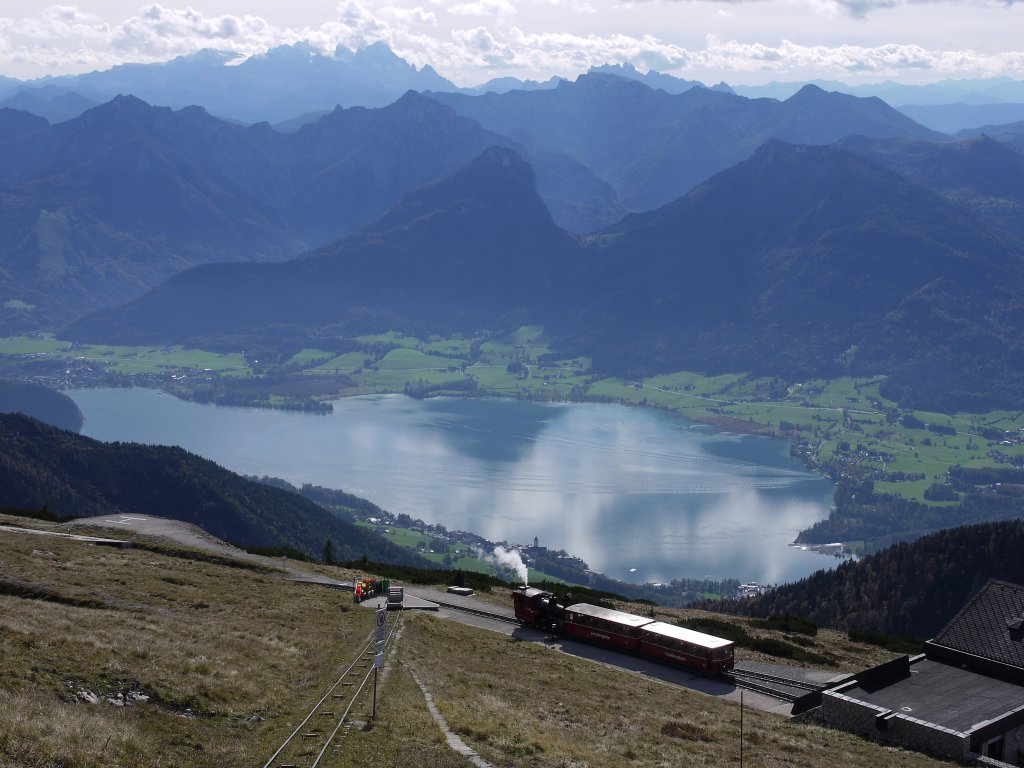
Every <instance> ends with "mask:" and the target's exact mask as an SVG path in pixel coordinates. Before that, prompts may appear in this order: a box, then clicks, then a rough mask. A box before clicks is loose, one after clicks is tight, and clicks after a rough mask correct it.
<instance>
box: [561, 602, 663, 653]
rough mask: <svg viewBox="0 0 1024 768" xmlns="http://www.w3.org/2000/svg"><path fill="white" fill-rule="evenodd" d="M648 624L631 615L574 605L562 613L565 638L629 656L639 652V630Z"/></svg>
mask: <svg viewBox="0 0 1024 768" xmlns="http://www.w3.org/2000/svg"><path fill="white" fill-rule="evenodd" d="M650 623H651V620H650V619H647V618H644V617H643V616H636V615H634V614H632V613H624V612H623V611H616V610H613V609H611V608H602V607H601V606H599V605H590V603H576V604H574V605H570V606H569V607H568V608H566V609H565V636H566V637H576V638H579V639H580V640H589V641H590V642H594V643H598V644H600V645H606V646H608V647H609V648H616V649H618V650H621V651H629V652H630V653H639V652H640V628H641V627H642V626H644V625H645V624H650Z"/></svg>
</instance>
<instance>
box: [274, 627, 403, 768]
mask: <svg viewBox="0 0 1024 768" xmlns="http://www.w3.org/2000/svg"><path fill="white" fill-rule="evenodd" d="M400 618H401V617H400V616H398V615H396V618H395V620H394V621H393V622H392V624H391V627H390V629H389V630H388V633H387V635H386V637H385V639H384V645H385V648H386V647H387V645H388V644H389V643H390V642H391V638H392V637H393V636H394V634H395V631H396V630H397V628H398V625H399V622H400ZM375 646H376V641H375V639H374V635H373V633H370V635H369V638H368V639H367V641H366V644H365V645H364V646H363V647H362V650H360V652H359V655H358V656H357V657H356V659H355V660H354V661H353V662H352V663H351V664H349V665H348V667H347V668H346V669H345V671H344V672H342V674H341V676H340V677H339V678H338V679H337V680H336V681H335V682H334V684H333V685H332V686H331V687H330V688H328V690H327V693H325V694H324V696H323V698H321V699H320V701H318V702H317V703H316V704H314V705H313V707H312V708H311V709H310V710H309V713H308V714H307V715H306V716H305V718H303V720H302V722H300V723H299V725H298V726H297V727H296V728H295V730H294V731H292V733H291V734H290V735H289V736H288V738H286V739H285V740H284V741H283V742H281V745H280V746H279V747H278V748H277V750H276V751H275V752H274V754H272V755H271V756H270V759H269V760H267V762H266V763H264V765H263V768H317V766H319V765H320V764H321V762H322V761H323V759H324V757H325V755H327V753H328V751H329V750H330V749H331V747H332V746H333V747H334V749H335V750H337V749H339V748H340V746H341V743H342V742H341V741H340V739H339V735H341V736H344V735H345V734H347V733H348V730H349V729H350V728H351V727H352V720H351V718H350V716H351V714H352V710H353V707H354V706H355V704H356V703H357V701H358V700H359V697H360V694H362V693H363V692H364V691H365V690H367V689H368V688H370V687H372V683H371V680H372V678H373V657H374V651H375Z"/></svg>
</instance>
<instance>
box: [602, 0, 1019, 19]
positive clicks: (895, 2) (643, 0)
mask: <svg viewBox="0 0 1024 768" xmlns="http://www.w3.org/2000/svg"><path fill="white" fill-rule="evenodd" d="M622 1H623V4H624V5H626V6H630V5H635V6H639V5H650V4H667V5H683V4H696V3H698V2H711V3H726V4H739V3H746V2H757V3H763V2H767V1H768V0H622ZM1015 1H1016V0H802V2H804V3H806V4H807V5H809V6H810V7H811V8H813V9H815V10H816V11H818V12H819V13H823V14H825V15H831V14H835V13H837V12H841V13H845V14H847V15H849V16H852V17H854V18H858V19H862V18H865V17H867V15H868V14H869V13H870V12H872V11H876V10H879V9H891V8H897V7H899V6H908V5H929V4H930V5H938V4H940V3H941V4H947V5H965V6H977V7H979V8H981V7H985V6H988V7H992V8H996V7H1007V6H1011V5H1013V4H1014V2H1015Z"/></svg>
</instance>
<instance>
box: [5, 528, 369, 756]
mask: <svg viewBox="0 0 1024 768" xmlns="http://www.w3.org/2000/svg"><path fill="white" fill-rule="evenodd" d="M180 554H181V553H179V555H178V556H168V555H165V554H161V553H159V552H154V551H145V550H119V549H109V548H105V547H96V546H90V545H87V544H81V543H76V542H71V541H67V540H60V539H52V538H44V537H35V536H28V535H24V534H9V533H5V532H2V531H0V583H14V584H19V585H20V584H26V583H28V584H31V585H32V586H33V587H34V589H35V590H36V591H37V592H38V593H39V594H42V595H45V596H46V599H37V598H32V599H27V598H22V597H14V596H10V595H0V645H2V646H3V648H4V653H3V654H2V656H0V734H2V736H0V766H21V765H25V766H29V765H53V766H58V765H68V766H71V765H74V766H79V765H81V766H92V765H96V766H100V765H117V766H152V765H154V764H156V759H157V758H158V759H159V760H161V761H162V762H163V764H165V765H169V764H171V763H177V764H179V765H194V766H206V765H209V766H225V765H251V764H256V763H259V764H262V762H263V760H265V759H266V757H267V756H269V754H270V753H271V752H272V751H273V748H274V747H275V746H276V741H275V740H276V739H279V738H283V735H285V734H287V733H288V732H289V728H288V722H290V721H292V720H294V715H295V714H296V713H297V712H300V711H302V710H303V707H307V706H308V704H309V703H310V702H312V701H315V700H316V699H317V698H319V695H321V694H322V692H323V691H324V690H326V688H327V686H328V685H329V684H330V683H331V682H333V680H334V679H335V678H336V676H337V674H338V673H339V672H340V670H341V668H342V667H343V666H344V663H345V662H346V661H347V660H348V659H349V657H351V656H352V655H354V654H355V653H356V652H358V650H359V648H360V647H361V641H362V640H363V639H365V637H366V636H367V633H368V632H369V631H370V626H371V624H372V613H371V612H369V611H361V610H354V609H352V606H351V603H350V602H348V601H347V600H346V599H345V598H346V595H345V594H344V593H338V592H332V591H330V590H326V589H324V588H322V587H316V586H311V585H304V584H297V583H294V582H288V581H283V580H281V579H280V578H278V577H276V576H275V575H273V574H269V573H264V572H261V571H258V570H251V569H246V568H238V567H226V566H224V565H221V564H216V563H209V562H204V561H202V560H192V559H187V558H185V557H182V556H180ZM85 600H88V601H89V604H91V605H97V606H103V607H80V606H79V605H75V604H74V603H80V602H82V601H85ZM119 694H120V699H119V698H118V695H119ZM139 694H141V695H143V696H145V697H147V700H136V701H135V702H134V703H132V704H131V705H130V706H119V704H120V703H121V702H123V701H124V700H125V699H126V698H127V699H132V698H134V697H137V696H138V695H139ZM93 697H95V698H97V699H98V702H97V703H87V701H86V700H87V699H92V698H93ZM303 714H304V712H303Z"/></svg>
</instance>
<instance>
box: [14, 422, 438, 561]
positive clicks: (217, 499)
mask: <svg viewBox="0 0 1024 768" xmlns="http://www.w3.org/2000/svg"><path fill="white" fill-rule="evenodd" d="M44 506H45V507H46V508H47V509H48V511H49V512H51V513H53V514H55V515H57V516H68V517H91V516H95V515H109V514H118V513H124V514H145V515H154V516H157V517H167V518H171V519H174V520H183V521H185V522H188V523H193V524H195V525H198V526H199V527H200V528H202V529H204V530H205V531H207V532H209V533H211V534H213V535H214V536H217V537H218V538H221V539H224V540H225V541H229V542H231V543H234V544H238V545H240V546H246V547H279V546H288V547H293V548H294V549H297V550H300V551H302V552H306V553H307V554H310V555H312V556H315V557H319V556H320V553H322V552H323V549H324V544H325V542H326V541H327V540H328V539H330V540H331V542H332V545H333V549H334V555H335V557H337V558H338V559H339V560H343V559H358V558H361V557H362V556H363V555H367V556H368V557H370V558H371V559H374V560H379V561H381V562H399V563H410V564H418V565H422V564H423V563H422V561H421V560H420V558H418V557H417V556H416V555H415V554H413V553H411V552H410V551H409V550H406V549H402V548H400V547H397V546H394V545H392V544H390V543H389V542H386V541H384V540H383V539H381V538H380V537H379V536H377V535H375V534H373V533H370V532H366V531H363V530H360V529H359V528H357V527H356V526H354V525H352V524H350V523H348V522H346V521H344V520H342V519H340V518H339V517H338V516H337V515H335V514H333V513H331V512H328V511H327V510H325V509H323V508H322V507H320V506H318V505H317V504H314V503H313V502H311V501H308V500H307V499H304V498H303V497H301V496H299V495H298V494H295V493H289V492H288V491H283V490H281V489H279V488H273V487H271V486H268V485H264V484H262V483H257V482H254V481H252V480H246V479H244V478H242V477H240V476H239V475H236V474H234V473H233V472H229V471H228V470H226V469H224V468H222V467H220V466H218V465H217V464H214V463H213V462H212V461H208V460H207V459H203V458H200V457H199V456H196V455H195V454H191V453H188V452H187V451H185V450H183V449H181V448H176V447H175V448H171V447H166V446H152V445H138V444H133V443H103V442H100V441H98V440H93V439H91V438H87V437H82V436H80V435H76V434H73V433H71V432H64V431H62V430H59V429H56V428H54V427H49V426H47V425H45V424H43V423H41V422H39V421H35V420H34V419H31V418H29V417H27V416H22V415H4V414H0V507H11V508H22V509H25V508H41V507H44Z"/></svg>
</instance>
